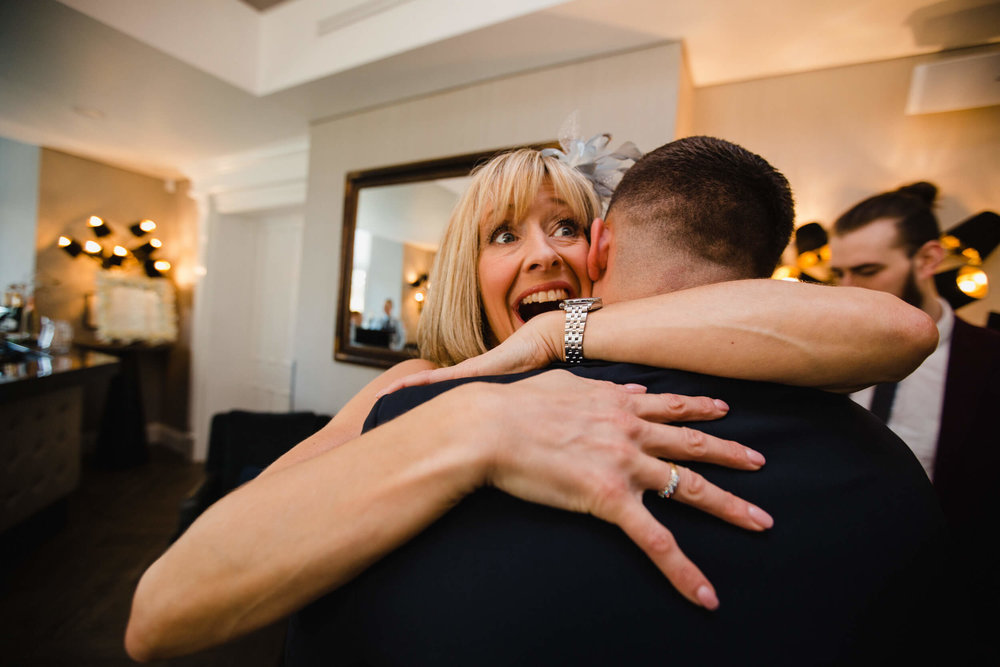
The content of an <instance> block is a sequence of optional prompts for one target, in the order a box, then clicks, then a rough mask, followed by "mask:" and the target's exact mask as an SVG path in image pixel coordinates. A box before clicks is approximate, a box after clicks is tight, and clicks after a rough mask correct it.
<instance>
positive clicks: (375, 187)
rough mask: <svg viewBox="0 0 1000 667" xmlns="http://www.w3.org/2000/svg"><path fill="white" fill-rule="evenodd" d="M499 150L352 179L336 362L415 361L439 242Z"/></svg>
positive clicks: (355, 174)
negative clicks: (480, 169) (480, 170)
mask: <svg viewBox="0 0 1000 667" xmlns="http://www.w3.org/2000/svg"><path fill="white" fill-rule="evenodd" d="M552 145H554V144H545V145H544V146H536V148H544V147H548V146H552ZM500 152H502V151H501V150H494V151H488V152H483V153H473V154H468V155H459V156H456V157H452V158H443V159H440V160H432V161H428V162H421V163H416V164H408V165H399V166H394V167H383V168H381V169H372V170H368V171H358V172H352V173H350V174H348V175H347V183H346V187H345V194H344V236H343V246H342V255H341V279H340V280H341V285H340V305H339V308H338V310H337V330H336V335H335V337H334V358H336V359H337V360H339V361H351V362H355V363H361V364H369V365H373V366H381V367H384V368H387V367H389V366H391V365H393V364H394V363H397V362H399V361H402V360H403V359H407V358H410V357H415V356H418V351H417V344H416V334H417V322H418V321H419V318H420V312H421V309H422V306H423V300H424V298H425V297H426V295H427V290H428V289H429V288H430V284H429V282H428V275H429V274H430V270H431V265H432V264H433V262H434V255H435V253H436V251H437V245H438V243H439V241H440V239H441V236H442V235H443V233H444V228H445V226H446V225H447V224H448V218H449V216H450V215H451V211H452V209H453V208H454V207H455V204H456V203H457V202H458V199H459V197H460V196H461V195H462V193H463V192H464V191H465V187H466V185H467V183H468V181H469V180H470V179H469V177H468V174H469V172H470V171H472V169H473V167H475V166H476V165H478V164H481V163H483V162H486V161H487V160H489V159H490V158H491V157H493V156H494V155H496V154H497V153H500Z"/></svg>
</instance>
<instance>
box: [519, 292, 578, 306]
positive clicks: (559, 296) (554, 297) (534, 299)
mask: <svg viewBox="0 0 1000 667" xmlns="http://www.w3.org/2000/svg"><path fill="white" fill-rule="evenodd" d="M568 298H569V292H567V291H566V290H564V289H550V290H547V291H544V290H543V291H541V292H535V293H533V294H529V295H528V296H526V297H524V298H523V299H521V303H522V304H526V303H543V302H546V301H562V300H564V299H568Z"/></svg>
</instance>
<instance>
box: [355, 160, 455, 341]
mask: <svg viewBox="0 0 1000 667" xmlns="http://www.w3.org/2000/svg"><path fill="white" fill-rule="evenodd" d="M467 182H468V177H459V178H451V179H438V180H433V181H425V182H421V183H405V184H401V185H382V186H378V187H370V188H364V189H363V190H361V191H360V192H359V193H358V211H357V217H356V220H355V230H354V260H353V264H352V270H351V295H350V310H351V317H352V323H353V326H352V328H351V335H352V338H351V343H352V344H354V345H367V346H374V347H381V348H386V347H388V348H389V349H390V350H396V351H399V350H403V351H405V352H406V353H407V356H416V355H417V347H416V333H417V319H418V318H419V317H420V311H421V309H422V307H423V300H424V297H425V296H426V294H427V286H428V285H427V277H428V275H429V274H430V271H431V265H432V264H433V262H434V254H435V252H437V244H438V241H439V240H440V238H441V235H442V234H443V233H444V227H445V224H446V223H447V221H448V216H449V215H450V214H451V211H452V209H453V208H454V207H455V204H456V202H457V201H458V198H459V196H460V195H461V193H462V190H463V189H464V188H465V185H466V183H467Z"/></svg>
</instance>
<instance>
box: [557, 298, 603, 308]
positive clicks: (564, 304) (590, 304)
mask: <svg viewBox="0 0 1000 667" xmlns="http://www.w3.org/2000/svg"><path fill="white" fill-rule="evenodd" d="M603 305H604V303H603V302H602V301H601V299H600V297H585V298H582V299H565V300H563V301H561V302H560V303H559V307H560V308H561V309H562V310H566V309H567V308H569V307H571V306H585V307H586V308H587V310H597V309H598V308H600V307H601V306H603Z"/></svg>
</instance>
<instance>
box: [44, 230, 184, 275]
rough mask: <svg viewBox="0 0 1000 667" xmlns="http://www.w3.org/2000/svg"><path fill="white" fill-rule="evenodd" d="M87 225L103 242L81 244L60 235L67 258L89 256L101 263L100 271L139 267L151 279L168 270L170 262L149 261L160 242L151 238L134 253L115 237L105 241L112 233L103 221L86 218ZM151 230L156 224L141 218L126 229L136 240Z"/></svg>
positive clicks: (59, 242)
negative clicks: (109, 249) (101, 269)
mask: <svg viewBox="0 0 1000 667" xmlns="http://www.w3.org/2000/svg"><path fill="white" fill-rule="evenodd" d="M87 226H88V227H90V229H91V230H93V232H94V234H95V235H96V236H97V238H98V239H105V242H104V243H103V244H102V243H99V242H98V241H95V240H89V241H84V242H83V243H82V244H81V243H80V242H79V241H77V240H76V239H74V238H72V237H69V236H60V237H59V240H58V241H57V245H58V247H60V248H62V249H63V250H65V251H66V253H67V254H69V256H70V257H77V256H79V255H81V254H85V255H87V256H88V257H92V258H94V259H95V260H96V261H97V262H99V263H100V265H101V268H103V269H111V268H117V267H126V268H127V267H128V266H134V265H136V264H138V266H139V267H140V268H141V269H142V270H144V271H145V273H146V275H147V276H150V277H161V276H162V275H163V274H164V273H165V272H167V271H169V270H170V262H167V261H165V260H154V259H153V258H152V254H153V253H154V252H155V251H156V250H158V249H159V248H161V247H162V246H163V242H162V241H160V239H157V238H150V239H149V240H148V241H146V242H145V243H143V244H142V245H140V246H138V247H136V248H135V249H134V250H132V251H129V249H128V248H126V247H125V246H124V245H121V244H120V243H118V242H116V241H117V238H116V236H117V235H116V236H112V237H111V238H105V237H108V236H109V235H111V234H112V233H113V230H112V229H111V227H110V226H109V225H108V224H107V223H106V222H105V221H104V220H103V219H102V218H100V217H98V216H96V215H92V216H89V217H88V219H87ZM154 229H156V223H155V222H153V221H152V220H150V219H148V218H143V219H142V220H139V221H138V222H136V223H134V224H132V225H130V226H129V227H128V230H129V232H131V234H132V236H135V237H142V236H145V235H146V234H149V233H150V232H151V231H153V230H154ZM112 244H113V245H112ZM105 246H107V247H109V248H111V251H110V252H108V251H106V250H105Z"/></svg>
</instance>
